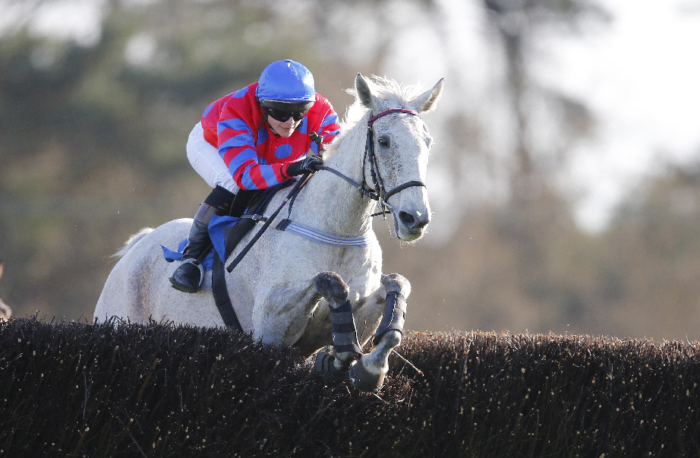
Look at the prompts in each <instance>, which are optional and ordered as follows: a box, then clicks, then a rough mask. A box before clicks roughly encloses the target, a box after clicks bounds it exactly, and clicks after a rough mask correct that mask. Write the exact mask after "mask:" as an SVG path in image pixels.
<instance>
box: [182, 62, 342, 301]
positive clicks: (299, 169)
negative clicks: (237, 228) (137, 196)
mask: <svg viewBox="0 0 700 458" xmlns="http://www.w3.org/2000/svg"><path fill="white" fill-rule="evenodd" d="M339 131H340V126H339V124H338V115H337V114H336V113H335V111H334V110H333V107H332V106H331V104H330V102H328V100H326V99H325V98H324V97H323V96H322V95H321V94H318V93H317V92H316V90H315V88H314V78H313V75H312V74H311V72H310V71H309V70H308V69H307V68H306V67H305V66H303V65H302V64H300V63H298V62H294V61H292V60H284V61H278V62H273V63H272V64H270V65H268V66H267V68H265V70H263V72H262V74H261V75H260V79H259V81H258V82H257V83H253V84H251V85H249V86H246V87H244V88H243V89H240V90H238V91H236V92H232V93H231V94H228V95H226V96H225V97H223V98H221V99H219V100H217V101H215V102H213V103H212V104H210V105H209V106H208V107H207V108H206V110H204V114H203V115H202V118H201V121H200V122H199V123H197V125H195V127H194V129H193V130H192V132H191V133H190V136H189V139H188V141H187V157H188V159H189V161H190V164H192V167H193V168H194V169H195V170H196V171H197V173H199V174H200V175H201V176H202V178H204V180H205V181H206V182H207V184H209V186H211V187H212V188H213V190H212V192H211V194H209V196H208V197H207V198H206V199H205V200H204V202H203V203H202V204H201V206H200V207H199V211H197V214H196V215H195V217H194V222H193V223H192V228H191V229H190V234H189V236H188V237H187V246H186V247H185V249H184V250H183V256H182V262H181V263H180V265H179V266H178V267H177V269H176V270H175V272H174V273H173V275H172V277H170V283H171V284H172V285H173V287H174V288H175V289H178V290H180V291H183V292H187V293H194V292H196V291H198V290H199V288H200V287H201V283H202V270H201V268H200V267H199V264H200V263H201V262H202V259H203V257H204V255H205V254H206V253H207V252H208V251H209V248H210V246H211V240H210V238H209V233H208V225H209V221H210V220H211V217H212V215H213V214H217V215H220V216H223V215H229V216H240V215H241V214H242V213H243V211H244V210H245V209H246V207H247V205H248V203H249V202H250V199H251V198H252V195H253V194H254V193H255V191H257V190H260V189H265V188H269V187H272V186H275V185H277V184H279V183H282V182H283V181H285V180H287V179H289V178H290V177H293V176H295V175H301V174H303V173H313V172H315V171H316V170H318V167H319V166H320V165H322V164H323V160H322V158H321V157H320V151H319V149H321V150H322V149H323V145H324V144H328V143H330V142H331V141H332V140H333V138H334V137H335V135H337V134H338V133H339ZM319 147H320V148H319ZM307 153H308V155H307Z"/></svg>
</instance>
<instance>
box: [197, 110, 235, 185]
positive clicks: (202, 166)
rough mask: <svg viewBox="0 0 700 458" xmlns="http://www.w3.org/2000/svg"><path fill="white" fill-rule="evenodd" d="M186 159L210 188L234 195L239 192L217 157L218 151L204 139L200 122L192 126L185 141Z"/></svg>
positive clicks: (226, 169) (219, 157)
mask: <svg viewBox="0 0 700 458" xmlns="http://www.w3.org/2000/svg"><path fill="white" fill-rule="evenodd" d="M187 159H189V161H190V164H192V167H193V168H194V169H195V171H197V173H198V174H199V175H200V176H201V177H202V178H204V181H206V182H207V184H208V185H209V186H211V187H212V188H215V187H216V186H221V187H222V188H225V189H227V190H229V191H231V192H232V193H234V194H236V193H237V192H238V191H239V189H240V188H239V187H238V186H237V185H236V183H235V182H234V181H233V177H232V176H231V172H229V170H228V167H226V164H225V163H224V160H223V159H221V156H219V150H218V149H216V148H215V147H213V146H212V145H211V144H209V142H207V141H206V140H205V139H204V129H202V123H200V122H198V123H197V124H196V125H195V126H194V129H192V132H190V136H189V138H188V139H187Z"/></svg>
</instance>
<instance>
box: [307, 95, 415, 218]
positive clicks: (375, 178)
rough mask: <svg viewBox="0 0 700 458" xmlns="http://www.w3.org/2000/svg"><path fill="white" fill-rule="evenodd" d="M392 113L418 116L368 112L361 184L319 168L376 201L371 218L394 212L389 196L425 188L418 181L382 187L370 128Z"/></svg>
mask: <svg viewBox="0 0 700 458" xmlns="http://www.w3.org/2000/svg"><path fill="white" fill-rule="evenodd" d="M394 113H405V114H409V115H412V116H419V115H418V112H416V111H413V110H405V109H401V108H396V109H391V110H386V111H382V112H381V113H379V114H377V115H375V116H372V112H371V111H370V113H369V121H367V142H366V144H365V154H364V158H363V159H362V183H358V182H356V181H355V180H353V179H352V178H350V177H348V176H346V175H344V174H342V173H341V172H339V171H337V170H335V169H333V168H331V167H328V166H325V165H324V166H321V167H320V169H321V170H326V171H328V172H331V173H333V174H335V175H337V176H339V177H340V178H342V179H343V180H345V181H347V182H348V183H350V184H351V185H352V186H354V187H355V188H356V189H357V190H358V191H360V194H362V195H363V196H364V197H369V198H370V199H372V200H376V201H377V205H378V206H379V210H380V211H379V212H378V213H375V214H373V215H372V216H377V215H382V216H386V213H388V212H389V210H391V212H393V211H394V208H393V207H392V206H391V204H389V203H388V202H387V201H388V200H389V198H390V197H391V196H393V195H394V194H397V193H399V192H401V191H403V190H404V189H406V188H411V187H414V186H422V187H426V186H425V183H423V182H422V181H418V180H411V181H407V182H405V183H403V184H400V185H398V186H396V187H395V188H393V189H390V190H389V191H387V190H386V187H385V186H384V180H383V178H382V176H381V173H380V172H379V165H378V163H377V155H376V154H375V152H374V130H373V129H372V126H373V125H374V123H375V121H377V119H379V118H382V117H384V116H387V115H390V114H394ZM368 162H369V165H370V176H371V179H372V186H373V187H372V188H370V187H369V184H368V182H367V172H366V170H367V163H368Z"/></svg>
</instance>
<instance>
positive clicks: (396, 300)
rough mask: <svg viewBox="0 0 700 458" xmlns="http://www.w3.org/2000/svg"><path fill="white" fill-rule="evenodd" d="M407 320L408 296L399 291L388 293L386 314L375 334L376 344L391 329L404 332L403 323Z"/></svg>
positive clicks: (385, 306)
mask: <svg viewBox="0 0 700 458" xmlns="http://www.w3.org/2000/svg"><path fill="white" fill-rule="evenodd" d="M405 320H406V298H405V297H404V295H403V294H401V293H400V292H398V291H392V292H388V293H387V294H386V304H384V316H383V317H382V322H381V323H379V327H378V328H377V332H376V333H375V334H374V340H373V343H374V345H377V344H378V343H379V341H380V340H381V339H382V337H384V334H386V333H387V332H389V331H399V332H400V333H401V334H403V324H404V321H405Z"/></svg>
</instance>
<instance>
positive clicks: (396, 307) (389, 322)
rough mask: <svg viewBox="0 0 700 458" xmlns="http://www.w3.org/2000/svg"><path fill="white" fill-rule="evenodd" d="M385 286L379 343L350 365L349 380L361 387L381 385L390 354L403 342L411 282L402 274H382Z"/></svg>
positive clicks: (376, 336)
mask: <svg viewBox="0 0 700 458" xmlns="http://www.w3.org/2000/svg"><path fill="white" fill-rule="evenodd" d="M382 284H383V286H384V289H385V290H386V296H385V302H384V316H383V317H382V320H381V323H380V324H379V327H378V328H377V331H376V332H375V336H374V339H373V343H374V345H376V347H375V348H374V350H372V352H371V353H369V354H367V355H364V356H362V358H361V359H360V360H359V361H358V362H357V364H355V365H354V366H352V368H350V380H351V381H352V383H353V385H354V386H355V388H357V389H359V390H361V391H374V390H377V389H379V388H381V386H382V384H383V383H384V377H385V376H386V374H387V372H388V371H389V354H390V353H391V350H393V349H394V348H395V347H397V346H399V345H400V344H401V337H402V335H403V325H404V319H405V315H406V298H407V297H408V295H409V294H410V293H411V284H410V283H409V281H408V280H407V279H406V278H404V277H403V276H401V275H398V274H390V275H384V276H382Z"/></svg>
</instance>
